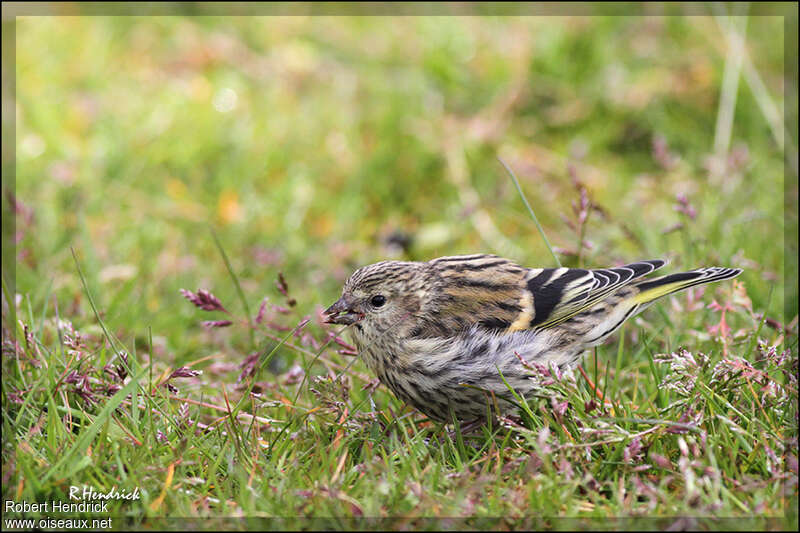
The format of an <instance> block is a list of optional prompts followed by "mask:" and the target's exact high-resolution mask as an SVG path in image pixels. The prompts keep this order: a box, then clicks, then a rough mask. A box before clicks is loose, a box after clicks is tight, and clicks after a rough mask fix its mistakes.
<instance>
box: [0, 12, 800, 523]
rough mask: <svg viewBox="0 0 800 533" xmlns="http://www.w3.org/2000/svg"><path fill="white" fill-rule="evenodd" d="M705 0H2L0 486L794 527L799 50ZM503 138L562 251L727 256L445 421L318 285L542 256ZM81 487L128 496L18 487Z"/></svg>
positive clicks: (570, 256) (351, 513)
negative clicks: (8, 85)
mask: <svg viewBox="0 0 800 533" xmlns="http://www.w3.org/2000/svg"><path fill="white" fill-rule="evenodd" d="M703 9H706V10H707V11H708V13H707V15H704V16H691V17H689V16H673V17H665V16H631V17H623V16H566V15H564V16H546V17H498V16H462V17H435V16H418V17H413V16H411V17H388V16H385V17H380V16H376V17H328V16H286V17H255V16H253V17H219V16H170V17H166V16H164V17H140V16H126V17H115V16H97V17H67V16H58V17H56V16H36V17H19V18H17V19H16V23H15V30H16V35H15V37H16V50H15V53H16V62H15V65H14V67H15V69H16V71H15V73H13V74H14V75H15V77H16V80H15V81H16V93H15V101H11V102H9V101H7V100H6V96H5V95H4V104H3V106H4V107H3V108H4V114H3V115H4V121H6V120H11V119H12V118H15V120H16V124H15V127H16V144H15V148H14V149H13V150H12V151H11V153H13V155H14V157H15V161H13V166H12V162H11V161H10V160H9V158H8V157H7V155H8V154H7V151H6V144H7V143H10V141H9V140H8V139H6V137H5V136H4V150H3V156H4V160H3V193H4V198H3V202H4V206H3V210H4V215H3V220H4V222H7V215H8V216H9V217H11V219H12V220H11V221H13V223H14V227H13V232H12V230H9V229H8V228H9V227H10V224H5V223H4V230H3V231H4V237H3V238H4V241H3V242H4V246H3V265H4V269H3V287H2V289H3V299H2V306H3V307H2V318H3V320H2V328H3V356H2V365H3V366H2V371H3V377H4V379H3V383H2V413H3V420H2V424H3V428H2V429H3V438H2V459H3V461H2V464H3V467H2V480H3V481H2V488H3V500H4V503H3V506H4V507H3V519H4V520H6V519H10V518H34V519H37V520H38V519H41V518H63V517H71V518H75V517H80V518H86V519H90V520H91V519H105V518H111V519H112V521H113V526H112V527H116V528H121V527H149V528H153V527H163V528H169V529H178V528H180V529H186V528H209V529H210V528H217V527H219V528H233V529H241V528H247V527H262V528H290V529H294V528H306V529H308V528H364V529H371V528H379V527H390V528H422V529H434V528H443V527H451V528H473V529H474V528H482V527H486V528H491V529H509V528H515V529H520V528H524V527H558V528H563V527H570V528H572V527H580V528H591V527H594V528H596V527H605V528H615V527H624V528H629V527H644V528H650V529H654V528H662V527H667V526H670V525H672V526H675V527H700V528H710V527H724V528H733V529H737V528H743V529H747V528H749V527H759V528H770V529H795V530H796V529H797V527H798V519H797V511H796V507H797V491H798V488H797V476H798V466H797V464H798V463H797V436H798V409H797V403H798V401H797V400H798V384H797V371H798V342H797V330H798V320H797V309H798V295H797V279H796V278H797V259H796V250H797V216H796V214H797V167H796V162H797V151H796V150H797V148H796V147H797V128H796V124H797V122H796V116H797V115H796V112H797V107H796V102H797V94H796V85H795V86H794V93H792V92H791V91H792V87H793V86H792V85H791V84H790V83H789V81H788V80H787V73H786V72H785V71H784V62H786V63H787V64H790V63H791V64H796V55H791V56H785V48H784V38H786V39H790V37H791V36H790V35H788V30H787V29H786V28H787V26H785V25H784V18H783V17H780V16H762V15H751V16H749V17H743V16H737V17H728V16H726V13H725V9H726V7H725V6H724V5H722V4H717V5H714V6H705V7H704V8H703ZM727 9H734V8H733V7H731V6H727ZM735 9H741V7H736V8H735ZM4 10H5V7H4ZM793 13H794V17H795V18H794V22H793V26H792V25H790V26H788V28H789V29H790V30H791V31H793V32H794V36H793V38H794V40H795V42H796V20H797V19H796V13H797V8H796V5H795V6H794V7H793ZM64 14H66V13H64ZM194 14H197V13H194ZM4 24H6V23H5V22H4ZM792 28H794V29H792ZM785 32H787V35H784V33H785ZM4 33H5V26H4ZM5 46H6V44H5V37H4V47H5ZM789 49H790V48H786V50H789ZM5 63H6V65H8V64H9V62H5ZM6 65H4V66H3V69H4V71H3V72H4V78H5V77H6V76H8V75H9V74H10V73H9V72H8V71H7V70H6V69H7V68H10V67H9V66H6ZM9 109H10V111H9V112H6V111H7V110H9ZM784 114H785V115H786V119H787V126H786V127H784V124H783V122H782V119H783V116H784ZM7 115H12V116H11V117H7ZM792 124H793V125H794V126H792ZM5 127H6V126H5V125H4V131H5ZM792 158H793V159H792ZM499 159H502V161H503V162H504V163H506V164H507V165H508V166H509V167H510V168H511V169H512V170H513V171H514V173H515V174H516V176H517V177H518V178H519V183H520V187H521V190H522V192H523V194H524V196H525V198H526V199H527V200H528V202H529V203H530V205H531V208H532V209H533V211H534V212H535V214H536V217H537V218H538V220H539V222H540V223H541V225H542V227H543V230H544V232H545V234H546V235H547V239H548V240H549V242H550V243H551V244H552V246H553V249H554V252H555V254H556V255H557V257H558V258H559V260H560V261H561V262H562V263H563V264H564V265H565V266H572V267H577V266H582V267H591V268H594V267H606V266H610V265H620V264H624V263H626V262H632V261H635V260H639V259H653V258H663V259H668V260H669V261H670V264H669V265H668V266H667V267H665V269H664V271H665V272H667V273H668V272H677V271H681V270H690V269H693V268H696V267H700V266H714V265H718V266H730V267H739V268H742V269H744V272H743V274H742V275H741V276H739V277H738V278H737V279H736V280H734V281H727V282H723V283H719V284H713V285H709V286H705V288H704V289H696V290H691V291H686V292H683V293H680V294H678V295H675V296H672V297H669V298H665V299H664V300H662V301H661V302H660V303H658V304H656V305H655V306H653V307H652V308H651V309H650V310H648V311H646V312H645V313H643V314H642V315H640V316H639V317H637V318H635V319H633V320H631V321H630V322H629V323H628V324H626V326H625V327H624V329H623V330H622V332H621V333H620V334H618V335H615V336H614V337H613V338H612V339H611V340H610V341H609V342H607V343H606V344H604V345H602V346H600V347H598V348H597V349H596V350H594V351H593V352H591V353H587V355H586V357H585V359H584V362H583V365H582V368H583V369H584V370H585V375H583V374H582V373H580V372H577V371H576V372H574V374H569V373H567V374H558V373H555V372H552V371H551V372H544V373H545V374H547V375H545V376H541V377H542V379H544V380H545V383H546V384H547V385H546V387H544V388H543V390H542V393H541V394H539V395H536V396H535V397H530V398H526V399H525V400H524V401H523V402H522V403H523V404H524V405H523V409H522V411H521V414H520V416H512V417H507V418H503V419H500V420H495V421H494V422H493V423H492V424H490V425H489V426H485V427H484V428H482V429H480V430H479V431H477V432H474V433H463V432H461V431H460V430H459V428H458V427H454V426H453V425H443V424H439V423H434V422H432V421H430V420H428V419H427V418H426V417H425V416H424V415H422V414H420V413H418V412H416V411H414V410H413V409H412V408H411V407H408V406H406V405H404V404H403V402H401V401H400V400H398V399H397V398H395V397H394V396H393V395H392V394H391V392H390V391H389V390H388V389H386V388H385V387H384V386H383V385H380V384H379V383H378V382H377V381H375V376H374V375H372V374H371V373H370V371H369V370H368V369H367V368H366V366H365V365H364V363H363V362H362V361H361V360H359V358H358V357H357V356H353V355H352V354H351V353H350V351H351V347H350V338H349V336H348V335H349V334H348V332H347V331H346V330H344V331H342V328H341V327H340V326H337V327H331V326H329V325H327V324H323V323H322V317H321V311H322V310H323V309H324V308H325V307H327V306H328V305H330V304H331V303H332V302H334V301H335V300H336V299H337V298H338V297H339V294H340V291H341V287H342V284H343V282H344V280H345V279H346V278H347V276H348V275H349V274H350V273H351V272H352V271H353V270H354V269H356V268H358V267H359V266H362V265H364V264H368V263H372V262H376V261H380V260H384V259H405V260H427V259H432V258H435V257H439V256H442V255H454V254H460V253H476V252H486V253H496V254H499V255H504V256H507V257H509V258H512V259H514V260H516V261H517V262H519V263H520V264H523V265H525V266H531V267H533V266H539V267H550V266H554V264H555V261H554V258H553V256H552V255H551V253H550V251H549V250H548V248H547V246H546V245H545V242H544V240H543V239H542V237H541V235H540V233H539V231H538V230H537V227H536V224H535V223H534V221H533V220H532V218H531V216H530V214H529V212H528V210H527V209H526V206H525V203H524V202H523V199H522V197H521V196H520V193H519V192H518V190H517V188H516V187H515V184H514V181H513V180H512V179H511V177H510V176H509V174H508V173H507V172H506V169H505V168H504V166H503V164H501V162H500V160H499ZM792 161H793V162H794V163H793V164H792ZM793 165H794V166H793ZM11 172H15V182H12V181H11V180H10V179H9V178H8V176H9V175H11ZM7 236H10V237H9V238H11V239H12V242H13V243H14V244H15V246H13V247H11V246H6V244H7V241H6V237H7ZM784 236H786V238H784ZM593 387H594V388H596V389H597V391H600V393H601V394H602V395H603V397H604V398H605V399H606V401H605V402H603V401H601V400H600V399H599V398H598V394H597V392H595V390H594V389H593ZM73 486H74V487H80V488H81V490H83V488H84V487H92V488H94V490H96V491H98V492H108V491H111V490H112V489H114V488H115V490H117V491H122V492H126V491H127V492H128V493H131V496H132V497H133V496H136V497H135V498H133V499H112V500H111V501H109V506H108V510H107V511H104V512H92V511H88V510H79V511H78V512H73V513H67V514H64V515H59V514H58V513H54V512H52V510H47V511H46V512H34V511H30V510H28V511H23V510H17V509H14V508H7V505H8V504H7V502H8V501H12V500H13V501H14V502H15V503H20V502H30V503H33V502H39V503H43V502H50V503H52V502H56V501H62V502H70V501H72V500H70V499H69V494H70V487H73ZM134 491H136V493H135V495H134V494H133V492H134ZM612 519H614V520H612ZM9 527H11V526H10V525H9V523H6V522H4V524H3V528H4V529H8V528H9Z"/></svg>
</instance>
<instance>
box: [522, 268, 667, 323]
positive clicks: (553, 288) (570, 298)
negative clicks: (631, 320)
mask: <svg viewBox="0 0 800 533" xmlns="http://www.w3.org/2000/svg"><path fill="white" fill-rule="evenodd" d="M664 264H665V262H664V261H662V260H660V259H655V260H649V261H639V262H636V263H631V264H630V265H625V266H621V267H615V268H599V269H595V270H586V269H582V268H538V269H531V270H530V271H529V273H528V275H527V278H526V285H527V289H528V291H530V293H531V295H532V299H533V302H532V310H531V311H532V313H531V319H530V322H529V323H528V324H527V325H526V324H524V322H523V323H520V324H518V327H517V328H514V329H527V328H542V329H543V328H549V327H552V326H555V325H557V324H560V323H562V322H564V321H565V320H568V319H570V318H571V317H573V316H575V315H577V314H578V313H580V312H582V311H585V310H587V309H589V308H590V307H592V306H593V305H595V304H596V303H598V302H600V301H601V300H603V299H604V298H606V297H608V296H609V295H611V294H613V293H614V292H615V291H617V290H618V289H619V288H620V287H622V286H624V285H627V284H628V283H630V282H631V281H633V280H635V279H637V278H640V277H641V276H644V275H646V274H649V273H650V272H653V271H654V270H656V269H658V268H661V267H662V266H664Z"/></svg>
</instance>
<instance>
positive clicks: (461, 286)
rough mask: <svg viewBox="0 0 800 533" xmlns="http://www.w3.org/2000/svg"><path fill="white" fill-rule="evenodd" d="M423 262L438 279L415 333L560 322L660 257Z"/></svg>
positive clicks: (513, 328)
mask: <svg viewBox="0 0 800 533" xmlns="http://www.w3.org/2000/svg"><path fill="white" fill-rule="evenodd" d="M429 265H430V267H431V268H432V269H433V270H434V271H435V272H436V274H437V277H438V279H439V280H440V281H439V285H438V288H437V291H436V292H437V297H436V298H435V299H434V300H433V302H434V304H433V308H431V309H426V310H425V313H424V317H425V321H424V323H423V324H422V325H421V326H420V327H419V329H418V330H417V331H416V332H415V335H420V336H431V337H448V336H451V335H453V334H455V333H457V332H458V331H463V330H464V329H467V328H469V327H472V326H478V327H480V328H484V329H488V330H492V331H498V332H502V331H505V332H510V331H517V330H524V329H529V328H548V327H551V326H554V325H556V324H560V323H561V322H563V321H565V320H567V319H569V318H570V317H572V316H574V315H576V314H578V313H580V312H581V311H584V310H586V309H588V308H589V307H591V306H593V305H594V304H596V303H597V302H599V301H600V300H602V299H603V298H605V297H607V296H608V295H610V294H611V293H613V292H614V291H616V290H617V289H619V288H620V287H622V286H623V285H625V284H626V283H629V282H630V281H632V280H634V279H636V278H639V277H641V276H644V275H645V274H648V273H650V272H652V271H654V270H656V269H657V268H660V267H662V266H663V265H664V261H661V260H653V261H640V262H638V263H632V264H630V265H626V266H623V267H617V268H603V269H597V270H587V269H581V268H539V269H526V268H522V267H520V266H519V265H517V264H515V263H513V262H512V261H509V260H508V259H503V258H502V257H498V256H495V255H485V254H477V255H467V256H454V257H441V258H439V259H434V260H433V261H430V263H429Z"/></svg>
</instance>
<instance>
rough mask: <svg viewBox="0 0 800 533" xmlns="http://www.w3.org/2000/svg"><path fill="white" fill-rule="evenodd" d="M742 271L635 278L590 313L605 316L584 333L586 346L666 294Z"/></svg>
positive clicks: (710, 270)
mask: <svg viewBox="0 0 800 533" xmlns="http://www.w3.org/2000/svg"><path fill="white" fill-rule="evenodd" d="M741 273H742V270H741V269H739V268H721V267H707V268H698V269H697V270H692V271H690V272H680V273H678V274H669V275H666V276H661V277H660V278H655V279H649V280H642V281H635V282H633V283H631V284H630V285H628V286H627V287H623V288H622V289H621V290H620V291H618V292H617V293H615V294H613V295H612V296H610V297H609V298H607V299H606V300H605V301H603V302H602V303H600V304H598V305H597V306H595V307H594V308H593V309H590V310H589V311H588V312H587V314H588V316H591V315H593V314H595V313H596V314H598V315H602V316H604V319H603V320H602V321H600V322H598V323H597V324H596V325H594V326H593V327H592V328H591V329H590V330H589V331H586V332H583V333H582V335H581V337H582V339H581V342H582V343H583V344H584V346H586V347H589V346H596V345H597V344H600V343H601V342H603V341H604V340H605V339H606V338H607V337H608V336H609V335H611V334H612V333H614V332H615V331H616V330H617V329H619V327H620V326H621V325H622V323H623V322H625V321H626V320H628V319H629V318H631V317H633V316H635V315H637V314H639V313H640V312H642V311H644V310H645V309H646V308H647V307H649V306H650V305H651V304H652V303H653V302H655V301H656V300H658V299H659V298H661V297H662V296H666V295H668V294H672V293H674V292H678V291H681V290H683V289H688V288H689V287H693V286H694V285H700V284H703V283H711V282H714V281H721V280H724V279H730V278H734V277H736V276H738V275H739V274H741ZM578 316H581V315H578Z"/></svg>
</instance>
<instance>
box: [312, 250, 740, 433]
mask: <svg viewBox="0 0 800 533" xmlns="http://www.w3.org/2000/svg"><path fill="white" fill-rule="evenodd" d="M665 264H666V261H663V260H660V259H655V260H647V261H638V262H635V263H631V264H628V265H624V266H620V267H609V268H597V269H585V268H566V267H559V268H526V267H522V266H520V265H519V264H517V263H515V262H513V261H511V260H509V259H506V258H503V257H499V256H497V255H492V254H472V255H458V256H447V257H439V258H437V259H432V260H430V261H427V262H419V261H381V262H378V263H374V264H370V265H366V266H364V267H361V268H359V269H358V270H356V271H355V272H354V273H353V274H352V275H351V276H350V277H349V278H348V279H347V280H346V281H345V283H344V287H343V289H342V295H341V297H340V298H339V299H338V300H337V301H336V302H335V303H333V304H332V305H331V306H330V307H328V309H326V310H325V311H324V316H325V318H324V320H325V322H327V323H329V324H340V325H346V326H352V327H348V328H347V329H349V330H350V332H351V334H352V337H353V341H354V343H355V346H356V348H357V350H358V353H359V356H360V357H362V358H363V360H364V362H365V363H366V366H367V367H368V368H369V369H370V370H371V371H372V372H373V373H374V374H375V375H376V376H377V377H378V378H379V380H380V382H381V383H383V384H384V385H386V386H387V387H388V388H389V389H391V391H392V392H393V393H394V394H395V395H396V396H397V397H398V398H399V399H400V400H402V401H404V402H405V403H407V404H410V405H411V406H413V407H415V408H416V409H418V410H419V411H421V412H422V413H423V414H425V415H427V416H428V417H429V418H430V419H432V420H435V421H438V422H452V421H453V418H452V417H453V416H455V417H456V418H457V419H458V420H459V421H462V422H467V423H474V422H480V421H481V420H485V419H487V417H488V416H494V415H497V414H504V413H506V412H507V411H509V410H511V409H513V407H514V394H513V393H512V392H511V390H510V389H509V387H510V388H513V389H514V391H515V392H516V393H517V394H521V395H523V396H524V395H526V394H529V393H531V392H532V391H534V390H535V389H536V388H537V387H538V386H539V385H538V383H539V381H540V379H537V376H536V373H535V372H532V371H531V369H532V368H534V367H533V365H543V366H544V367H545V368H549V367H551V365H555V366H556V367H558V369H559V370H567V369H571V368H572V367H574V366H576V365H577V364H578V363H579V361H580V358H581V355H582V354H583V353H584V352H585V351H586V350H587V349H589V348H591V347H593V346H596V345H598V344H600V343H602V342H603V341H605V340H606V339H607V338H608V337H609V336H610V335H611V334H613V333H614V332H615V331H617V330H618V329H619V328H620V326H622V324H623V323H624V322H625V321H626V320H628V319H629V318H631V317H632V316H634V315H636V314H638V313H640V312H641V311H643V310H644V309H646V308H647V307H648V306H650V305H651V304H653V303H654V302H655V301H656V300H658V299H659V298H661V297H663V296H666V295H668V294H672V293H675V292H677V291H681V290H684V289H687V288H689V287H693V286H695V285H700V284H704V283H711V282H716V281H722V280H726V279H731V278H734V277H736V276H738V275H739V274H740V273H741V272H742V270H741V269H739V268H724V267H705V268H698V269H696V270H691V271H688V272H680V273H676V274H668V275H665V276H661V277H656V278H652V277H651V278H645V277H644V276H646V275H647V274H650V273H651V272H653V271H655V270H657V269H659V268H661V267H662V266H664V265H665Z"/></svg>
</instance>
